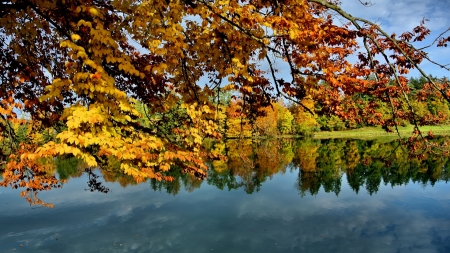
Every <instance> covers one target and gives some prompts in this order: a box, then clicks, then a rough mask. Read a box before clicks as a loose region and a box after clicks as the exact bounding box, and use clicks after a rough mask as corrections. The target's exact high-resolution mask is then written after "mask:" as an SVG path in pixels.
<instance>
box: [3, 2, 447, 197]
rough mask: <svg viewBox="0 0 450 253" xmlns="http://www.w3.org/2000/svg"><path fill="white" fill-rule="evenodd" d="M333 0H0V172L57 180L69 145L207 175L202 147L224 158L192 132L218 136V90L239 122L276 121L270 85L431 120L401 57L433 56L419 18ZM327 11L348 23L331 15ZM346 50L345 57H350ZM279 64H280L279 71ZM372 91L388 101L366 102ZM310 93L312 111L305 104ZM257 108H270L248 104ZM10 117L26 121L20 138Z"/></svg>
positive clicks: (77, 151) (142, 167)
mask: <svg viewBox="0 0 450 253" xmlns="http://www.w3.org/2000/svg"><path fill="white" fill-rule="evenodd" d="M337 4H338V3H337V2H336V1H332V0H329V1H326V0H287V1H277V0H274V1H264V0H249V1H246V0H243V1H235V0H227V1H225V0H220V1H206V0H170V1H169V0H168V1H153V0H144V1H121V0H112V1H109V0H95V1H94V0H65V1H45V0H30V1H21V0H18V1H2V2H1V3H0V7H1V8H0V9H1V10H0V41H1V42H2V43H0V45H1V46H0V73H1V74H0V78H1V79H0V80H1V86H0V130H1V135H2V136H1V138H2V145H3V148H2V154H1V162H2V166H3V170H4V177H5V180H4V181H2V182H1V184H2V185H10V186H16V185H19V186H24V187H27V188H28V189H36V190H40V189H47V188H48V187H52V186H54V185H56V184H57V180H56V179H55V178H54V177H53V176H52V175H51V174H48V173H46V172H47V171H48V170H49V168H48V167H47V166H51V164H47V162H48V161H52V159H54V158H56V157H61V158H67V157H76V158H79V159H81V160H82V161H83V162H84V163H86V165H87V167H90V168H95V167H102V166H107V164H108V160H109V159H114V161H116V162H117V163H118V164H119V165H118V166H119V168H120V170H121V171H123V173H125V174H127V175H130V176H132V177H133V178H134V179H135V180H136V181H138V182H140V181H145V180H147V179H149V178H151V179H155V180H168V181H170V180H172V179H173V177H171V176H170V175H169V173H168V172H169V171H170V170H171V168H172V167H174V166H177V167H179V168H181V170H182V172H184V173H189V174H190V175H192V176H193V177H196V178H204V177H205V176H206V169H207V166H206V164H205V159H206V158H213V159H219V160H220V159H222V157H221V156H220V155H218V154H214V153H211V152H207V151H206V150H205V149H204V148H203V146H202V143H203V140H204V139H205V138H213V139H221V138H222V137H223V136H222V131H221V125H220V124H219V123H218V115H217V114H218V112H219V110H218V109H220V108H219V107H220V103H218V102H217V101H216V100H215V99H214V98H215V97H219V95H218V94H220V93H221V92H231V93H232V94H233V96H234V101H235V102H236V101H240V104H236V107H239V110H238V112H237V110H234V109H225V108H222V109H223V110H226V111H227V115H234V116H233V117H234V118H233V117H230V118H229V120H230V121H233V120H236V117H238V116H239V117H241V118H242V117H243V118H244V124H241V123H239V124H241V125H242V126H243V130H244V131H253V130H251V129H250V128H251V127H250V126H251V124H248V125H246V124H247V123H246V122H253V123H256V125H254V126H257V129H256V130H254V131H256V132H259V133H268V131H269V130H270V129H273V127H274V126H273V124H278V123H277V122H274V121H273V120H271V118H270V117H272V118H273V117H275V116H276V115H275V114H278V116H282V115H281V114H282V113H284V112H283V111H282V110H279V108H278V109H277V108H275V109H273V108H272V107H273V105H274V103H276V102H277V101H280V99H281V100H283V101H286V102H289V103H295V104H296V105H298V106H299V107H300V108H302V110H303V111H299V110H297V111H295V113H294V114H292V115H293V117H294V118H295V117H297V116H298V115H299V114H303V113H305V112H308V113H312V114H315V113H319V114H324V115H335V116H336V117H338V118H339V119H345V120H351V121H352V122H356V123H359V122H370V123H372V124H377V125H383V126H384V127H385V128H386V129H391V128H392V127H395V126H396V124H397V123H398V122H399V120H402V119H404V120H408V121H411V122H413V124H416V125H419V124H421V123H422V122H427V120H431V121H439V119H440V118H439V117H433V118H426V117H429V115H427V114H423V115H421V114H417V113H415V109H414V108H415V107H414V102H413V101H411V100H410V99H409V96H410V93H411V90H410V87H409V86H408V81H409V80H408V78H407V77H406V76H405V75H406V74H407V73H408V72H409V70H410V69H412V68H417V69H419V71H421V72H422V73H423V71H422V70H421V69H420V66H419V64H420V63H421V62H422V61H425V60H430V59H428V56H427V54H426V52H425V51H423V49H416V48H415V47H414V42H417V41H422V40H423V39H424V38H425V36H427V35H428V34H429V30H428V29H427V28H426V27H425V25H424V23H421V24H419V25H418V26H417V27H416V28H415V29H414V30H413V31H411V32H405V33H402V34H400V35H398V36H396V35H395V34H393V35H389V34H387V33H385V32H384V31H383V30H382V29H381V28H380V27H379V26H378V25H377V24H375V23H372V22H370V21H368V20H364V19H360V18H357V17H354V16H351V15H349V14H348V13H346V12H345V11H344V10H342V9H341V8H339V6H338V5H337ZM332 14H338V15H340V16H341V17H342V18H344V19H346V20H348V24H344V25H341V24H338V23H337V22H334V19H333V15H332ZM359 41H362V44H359ZM438 41H439V43H438V46H444V45H445V43H446V39H445V38H444V37H442V38H438ZM360 49H362V50H363V51H362V52H361V51H358V50H360ZM364 50H365V51H364ZM352 54H358V58H359V60H358V61H357V62H356V63H354V62H350V61H349V60H348V56H350V55H352ZM378 58H381V59H384V61H380V60H376V59H378ZM436 64H437V63H436ZM442 67H444V68H446V67H445V66H442ZM280 68H286V69H288V70H289V71H288V72H289V75H288V76H280V75H279V70H280ZM423 74H424V78H426V79H427V80H426V81H427V84H426V85H425V86H424V88H423V89H422V90H421V91H420V92H423V93H421V94H422V96H427V95H429V94H433V95H434V96H436V97H437V98H438V100H439V99H444V100H447V101H449V96H450V89H449V85H448V83H447V82H436V81H435V80H432V79H430V78H428V76H427V75H426V73H423ZM370 75H372V76H373V77H374V78H368V77H369V76H370ZM359 95H360V96H359ZM363 95H368V96H369V98H366V99H365V100H364V101H363V100H362V97H363ZM357 97H361V99H359V100H358V99H355V98H357ZM439 101H440V100H439ZM236 103H237V102H236ZM379 103H388V105H389V106H390V110H389V111H379V110H378V111H377V105H379ZM313 104H314V105H316V106H317V108H320V111H317V112H313V111H312V110H311V107H312V106H313ZM361 105H364V106H361ZM233 110H234V111H233ZM261 113H263V114H265V115H269V116H270V117H269V118H261V117H260V118H258V116H261ZM280 113H281V114H280ZM378 113H382V114H383V115H379V114H378ZM436 115H438V114H436ZM305 117H306V116H305ZM233 124H234V123H233ZM297 124H298V125H301V124H302V122H297ZM17 125H26V126H27V128H29V129H30V131H28V132H27V134H26V135H25V136H23V138H18V136H17V132H16V131H14V127H15V126H17ZM306 125H308V126H312V125H315V122H313V120H311V122H308V123H307V124H306ZM285 127H286V126H285ZM16 128H17V127H16ZM277 129H285V130H283V131H285V132H288V131H289V130H286V128H280V127H279V126H278V125H277ZM270 134H274V133H270ZM46 161H47V162H46ZM26 173H29V174H27V175H30V177H29V178H33V179H30V180H29V181H28V179H27V178H28V177H27V178H25V176H24V175H25V174H26ZM24 182H26V183H24Z"/></svg>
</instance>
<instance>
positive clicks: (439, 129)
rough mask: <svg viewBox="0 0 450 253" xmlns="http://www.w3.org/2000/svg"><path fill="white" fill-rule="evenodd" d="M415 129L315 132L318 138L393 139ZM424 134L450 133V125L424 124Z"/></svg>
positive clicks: (403, 136)
mask: <svg viewBox="0 0 450 253" xmlns="http://www.w3.org/2000/svg"><path fill="white" fill-rule="evenodd" d="M413 130H414V127H413V126H412V125H409V126H406V127H398V133H397V132H396V131H395V129H394V132H392V133H388V132H386V131H385V130H383V129H382V128H381V127H363V128H359V129H352V130H344V131H321V132H315V133H314V138H316V139H329V138H357V139H374V138H379V137H391V138H393V139H395V138H398V137H399V135H400V136H401V137H402V138H406V137H409V136H410V135H411V134H412V132H413ZM420 131H421V132H422V134H424V135H427V134H428V132H430V131H431V132H432V133H433V134H434V135H450V125H443V126H422V127H420Z"/></svg>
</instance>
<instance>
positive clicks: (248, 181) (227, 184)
mask: <svg viewBox="0 0 450 253" xmlns="http://www.w3.org/2000/svg"><path fill="white" fill-rule="evenodd" d="M209 148H210V149H211V150H212V151H213V152H215V153H217V154H222V155H225V156H227V157H228V160H212V161H210V162H209V166H210V170H209V171H208V178H207V180H206V181H207V183H208V184H209V185H214V186H216V187H217V188H219V189H221V190H222V189H228V190H232V189H238V188H243V189H244V190H245V191H246V192H247V193H253V192H258V191H259V190H260V188H261V187H262V185H263V183H264V182H265V181H266V180H267V179H268V178H269V179H270V178H271V177H272V176H273V175H274V174H277V173H285V171H286V168H288V167H289V168H290V169H291V170H293V169H299V172H298V180H297V184H296V186H297V188H298V191H299V192H300V194H301V195H302V196H304V195H306V194H307V193H308V194H311V195H316V194H318V193H319V191H320V190H321V189H323V191H325V192H333V193H335V194H336V195H338V194H339V193H340V191H341V182H342V177H343V176H344V174H345V176H346V178H347V182H348V184H349V186H350V187H351V188H352V189H353V190H354V191H355V192H356V193H359V192H360V190H361V189H366V190H367V192H368V193H369V194H374V193H376V192H378V190H379V188H380V185H381V184H384V185H390V186H392V187H394V186H399V185H405V184H407V183H409V182H411V181H412V182H417V183H420V184H423V185H427V184H431V185H434V184H435V183H436V182H437V181H439V180H444V181H446V182H447V181H448V180H449V178H450V169H449V166H450V161H449V159H448V157H447V156H438V155H426V156H425V158H424V159H422V160H419V159H417V158H408V152H407V150H406V149H404V148H402V147H401V146H399V142H398V141H393V142H386V143H382V142H379V141H376V140H371V141H364V140H347V139H330V140H313V139H305V140H297V141H293V140H287V139H285V140H279V139H269V140H250V139H244V140H230V141H227V142H225V143H210V144H209ZM55 165H56V171H57V172H58V174H59V177H60V179H64V180H68V179H70V178H73V177H80V176H81V175H82V174H83V173H85V167H86V166H85V165H84V164H82V163H81V162H80V161H79V160H78V159H76V158H73V157H72V158H70V157H69V158H66V159H58V160H55ZM119 166H120V165H119V163H118V162H117V161H115V160H113V159H108V160H107V161H105V163H104V164H103V166H102V167H101V168H100V169H99V171H100V172H101V174H102V176H103V178H104V180H105V181H106V182H119V183H120V185H121V186H123V187H126V186H128V185H135V184H136V181H135V180H134V179H133V178H132V177H131V176H129V175H124V174H123V173H122V170H121V169H120V167H119ZM88 174H89V178H90V180H89V183H88V188H89V189H90V190H92V189H93V190H98V191H100V192H107V191H108V189H107V188H106V187H104V186H103V185H101V184H99V181H98V177H99V176H98V175H95V174H93V173H92V171H88ZM166 175H167V176H172V177H173V178H174V180H172V181H158V180H155V179H152V180H149V183H150V187H151V188H152V189H153V190H155V191H165V192H167V193H169V194H173V195H175V194H177V193H178V192H179V191H180V190H181V189H182V188H184V189H185V190H187V191H189V192H190V191H194V190H195V189H197V188H200V186H201V184H202V183H203V180H198V179H197V178H196V177H195V176H192V175H189V174H186V173H182V171H181V168H179V167H176V166H174V167H173V168H172V169H171V170H169V171H168V172H166Z"/></svg>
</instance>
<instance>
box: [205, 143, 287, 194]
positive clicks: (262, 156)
mask: <svg viewBox="0 0 450 253" xmlns="http://www.w3.org/2000/svg"><path fill="white" fill-rule="evenodd" d="M217 145H219V146H220V145H221V144H220V143H219V144H217ZM224 145H225V147H221V148H220V150H222V151H223V154H225V155H226V156H227V157H228V160H227V161H221V162H212V163H211V167H212V168H211V170H210V171H209V174H208V184H211V185H215V186H217V187H218V188H219V189H223V188H225V187H227V188H228V190H231V189H237V188H241V187H242V188H244V190H245V191H246V192H247V193H253V192H255V191H256V192H257V191H259V189H260V187H261V186H262V183H263V182H265V181H266V180H267V178H271V177H272V176H273V175H274V174H276V173H279V172H281V173H284V172H285V171H286V167H287V165H289V163H290V162H291V160H292V157H293V156H294V155H293V153H292V140H277V139H274V140H250V139H244V140H230V141H227V142H226V143H225V144H224Z"/></svg>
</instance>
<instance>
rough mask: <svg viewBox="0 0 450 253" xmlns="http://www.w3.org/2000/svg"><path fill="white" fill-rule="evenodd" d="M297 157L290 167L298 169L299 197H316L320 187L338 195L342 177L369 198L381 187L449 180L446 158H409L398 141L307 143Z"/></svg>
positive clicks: (436, 156)
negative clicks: (345, 177)
mask: <svg viewBox="0 0 450 253" xmlns="http://www.w3.org/2000/svg"><path fill="white" fill-rule="evenodd" d="M305 148H307V149H305ZM311 153H314V154H311ZM296 154H297V156H296V157H295V158H294V159H293V163H296V165H297V166H298V167H299V178H298V189H299V192H300V194H301V195H302V196H304V195H305V194H306V192H309V193H310V194H311V195H315V194H317V193H318V192H319V190H320V188H321V187H323V189H324V191H325V192H334V193H335V194H336V195H337V194H339V192H340V187H341V178H342V175H343V173H345V174H346V176H347V181H348V184H349V185H350V187H351V188H352V189H353V190H354V191H355V192H356V193H358V192H359V191H360V189H361V188H365V189H366V190H367V192H368V193H369V194H374V193H376V192H378V190H379V187H380V185H381V184H382V183H383V184H384V185H390V186H392V187H394V186H399V185H405V184H407V183H409V182H411V181H412V182H414V183H416V182H417V183H421V184H423V185H427V184H428V183H429V184H431V185H434V184H435V183H436V182H437V181H439V180H444V181H445V182H447V181H448V180H449V177H450V173H449V165H450V161H449V159H448V157H447V156H439V155H434V154H427V155H426V157H425V159H422V160H419V159H417V158H410V157H408V151H407V150H406V149H404V148H402V146H400V144H399V142H398V141H393V142H388V143H380V142H377V141H363V140H346V139H335V140H322V141H320V142H318V141H315V142H314V141H308V140H307V141H304V142H303V143H301V144H299V145H297V151H296ZM302 166H303V167H302Z"/></svg>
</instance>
